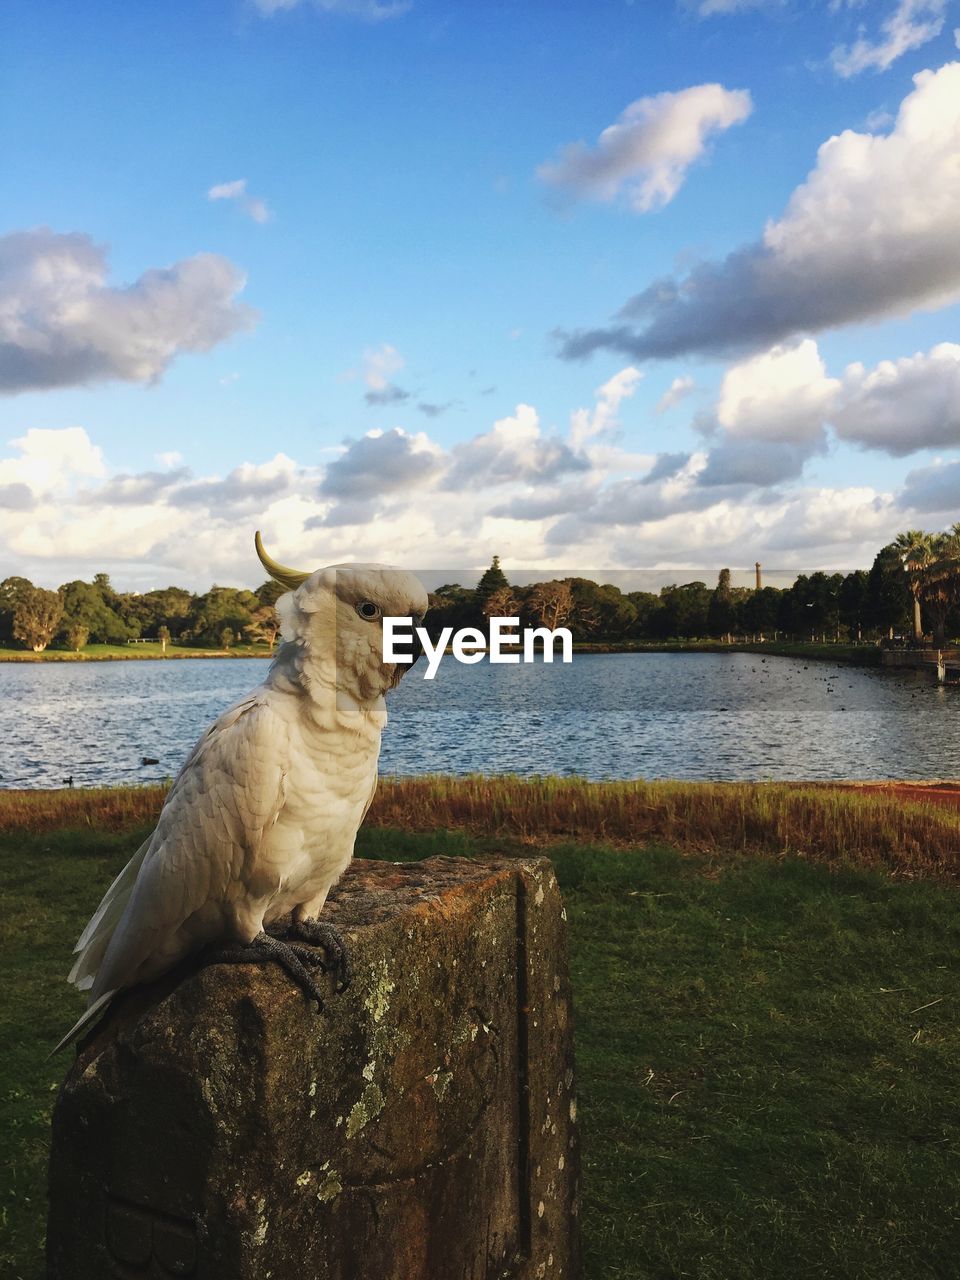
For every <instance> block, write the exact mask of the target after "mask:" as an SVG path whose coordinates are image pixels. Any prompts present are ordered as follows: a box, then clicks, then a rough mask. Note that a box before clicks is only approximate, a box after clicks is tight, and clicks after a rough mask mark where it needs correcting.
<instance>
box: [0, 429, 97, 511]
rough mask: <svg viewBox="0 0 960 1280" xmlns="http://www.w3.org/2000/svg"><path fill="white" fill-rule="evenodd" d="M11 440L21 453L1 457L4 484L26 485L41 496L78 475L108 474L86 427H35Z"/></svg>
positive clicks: (0, 482) (0, 466)
mask: <svg viewBox="0 0 960 1280" xmlns="http://www.w3.org/2000/svg"><path fill="white" fill-rule="evenodd" d="M10 443H11V444H12V445H13V447H14V448H15V449H17V450H18V453H19V456H17V457H12V458H2V459H0V484H13V483H19V484H25V485H27V486H28V488H29V489H30V490H31V491H32V493H33V494H34V496H35V497H36V498H38V499H42V498H44V497H45V496H46V495H47V494H49V493H51V492H59V491H61V490H62V489H63V488H64V487H65V486H67V485H69V484H70V483H72V481H73V480H74V479H76V478H78V477H86V476H104V475H106V466H105V464H104V460H103V453H102V452H101V450H100V449H99V448H97V446H96V445H94V444H93V442H92V441H91V439H90V437H89V436H88V435H87V433H86V431H85V430H84V429H83V427H64V428H62V429H59V430H46V429H41V428H39V427H31V428H30V430H29V431H27V432H26V433H25V434H24V435H22V436H20V437H18V438H17V439H15V440H11V441H10Z"/></svg>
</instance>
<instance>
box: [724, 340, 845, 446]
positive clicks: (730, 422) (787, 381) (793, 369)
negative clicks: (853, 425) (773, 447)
mask: <svg viewBox="0 0 960 1280" xmlns="http://www.w3.org/2000/svg"><path fill="white" fill-rule="evenodd" d="M839 388H840V383H839V382H838V381H837V379H836V378H828V377H827V375H826V370H825V368H824V364H823V361H822V359H821V358H820V353H819V351H818V350H817V344H816V343H815V342H814V341H813V339H812V338H807V339H805V340H804V341H803V342H800V343H798V344H797V345H796V346H794V347H773V348H772V350H770V351H766V352H764V353H763V354H762V355H757V356H752V357H751V358H750V359H748V360H744V361H742V362H741V363H740V364H735V365H733V366H732V367H731V368H729V369H728V370H727V372H726V373H725V374H724V377H723V381H722V383H721V385H720V394H719V397H718V399H717V409H716V416H717V421H718V423H719V424H720V426H721V427H723V429H724V431H725V432H726V433H727V435H728V436H730V437H733V438H736V439H741V440H768V441H773V440H777V441H784V442H791V443H794V444H799V443H803V442H810V441H813V440H819V439H820V438H821V437H822V435H823V424H824V420H825V418H826V417H827V415H828V413H829V410H830V406H831V405H832V404H833V402H834V400H835V399H836V396H837V392H838V390H839Z"/></svg>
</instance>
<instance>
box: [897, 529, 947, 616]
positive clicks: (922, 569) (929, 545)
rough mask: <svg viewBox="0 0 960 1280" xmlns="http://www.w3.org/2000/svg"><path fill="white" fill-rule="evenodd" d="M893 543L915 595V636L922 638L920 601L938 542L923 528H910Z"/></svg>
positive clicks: (935, 556)
mask: <svg viewBox="0 0 960 1280" xmlns="http://www.w3.org/2000/svg"><path fill="white" fill-rule="evenodd" d="M893 545H894V546H895V547H896V549H897V551H898V552H899V553H900V559H901V560H902V561H903V567H904V568H905V569H906V571H907V580H908V582H909V584H910V594H911V595H912V596H913V638H914V640H922V639H923V618H922V616H921V612H920V601H921V600H922V599H923V594H924V587H925V585H926V574H927V571H928V570H929V569H930V567H931V566H932V565H933V563H934V561H935V560H936V558H937V549H936V542H935V540H934V538H933V537H932V536H931V535H930V534H929V533H924V532H923V530H922V529H908V530H907V531H906V533H900V534H898V535H897V537H896V538H895V539H894V542H893Z"/></svg>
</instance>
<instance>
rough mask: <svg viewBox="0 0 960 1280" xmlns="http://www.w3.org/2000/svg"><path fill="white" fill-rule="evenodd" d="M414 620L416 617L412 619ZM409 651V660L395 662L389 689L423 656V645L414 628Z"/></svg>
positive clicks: (393, 687) (395, 685) (394, 686)
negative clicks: (411, 655)
mask: <svg viewBox="0 0 960 1280" xmlns="http://www.w3.org/2000/svg"><path fill="white" fill-rule="evenodd" d="M414 621H416V619H414ZM410 652H411V653H412V654H413V657H412V658H411V659H410V661H409V662H398V663H397V664H396V667H395V669H394V672H393V676H392V678H391V680H390V688H391V689H395V688H396V687H397V685H398V684H399V683H400V681H401V680H402V679H403V677H404V676H405V675H406V674H407V672H408V671H409V670H410V668H411V667H413V666H414V665H415V664H416V663H417V662H419V661H420V659H421V658H422V657H423V645H422V644H421V642H420V635H419V633H418V632H417V630H416V628H414V632H413V639H412V640H411V642H410Z"/></svg>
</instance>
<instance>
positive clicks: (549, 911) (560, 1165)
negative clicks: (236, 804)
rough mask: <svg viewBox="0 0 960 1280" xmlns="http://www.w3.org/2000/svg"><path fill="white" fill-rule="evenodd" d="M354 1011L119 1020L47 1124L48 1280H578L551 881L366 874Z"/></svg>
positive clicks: (194, 977)
mask: <svg viewBox="0 0 960 1280" xmlns="http://www.w3.org/2000/svg"><path fill="white" fill-rule="evenodd" d="M324 916H325V918H328V919H330V920H331V921H333V922H335V923H336V924H338V925H339V926H340V928H341V929H342V930H343V932H344V934H345V935H346V937H347V939H348V941H349V942H350V943H351V945H352V956H353V960H354V966H355V977H354V981H353V985H352V986H351V987H350V989H349V990H348V991H347V992H346V994H344V995H341V996H336V995H333V994H331V995H330V998H329V1000H328V1002H327V1006H326V1009H325V1011H324V1012H323V1013H321V1014H318V1013H317V1012H316V1010H315V1006H313V1005H311V1004H309V1003H308V1002H307V1000H306V999H305V997H304V996H303V995H302V993H301V992H300V990H299V989H298V988H296V987H295V986H294V985H293V984H292V983H291V981H290V979H289V978H288V977H287V976H286V974H284V973H283V972H281V971H280V970H279V969H278V968H277V967H276V966H273V965H266V966H254V965H249V966H248V965H212V966H209V967H206V968H199V969H196V968H194V969H189V970H187V971H186V972H183V971H181V972H179V973H176V974H171V975H168V976H167V977H166V978H165V979H164V980H162V981H160V982H158V983H154V984H152V985H151V986H149V987H143V988H140V989H139V990H137V991H134V992H131V993H129V994H128V995H127V996H126V997H124V998H123V999H122V1000H121V1001H120V1002H119V1003H118V1005H117V1007H116V1008H115V1009H114V1011H113V1012H112V1013H111V1015H110V1016H109V1017H108V1019H107V1020H106V1022H105V1023H104V1024H102V1025H101V1026H100V1027H99V1028H97V1029H96V1030H95V1031H94V1032H93V1033H92V1035H91V1036H90V1037H89V1038H88V1039H87V1041H86V1042H85V1043H84V1044H83V1045H82V1047H81V1049H80V1051H79V1053H78V1054H77V1058H76V1061H75V1063H74V1064H73V1066H72V1067H71V1068H70V1071H69V1073H68V1075H67V1078H66V1080H65V1081H64V1084H63V1087H62V1089H61V1092H60V1096H59V1098H58V1100H57V1104H56V1108H55V1111H54V1119H53V1145H52V1151H51V1157H50V1216H49V1227H48V1240H47V1259H48V1268H49V1271H48V1277H49V1280H108V1278H110V1277H120V1278H122V1280H140V1278H141V1277H143V1278H149V1280H160V1278H163V1277H171V1276H175V1277H196V1280H254V1277H256V1280H494V1278H495V1277H502V1278H504V1280H506V1278H507V1277H510V1278H513V1280H535V1278H536V1280H540V1278H546V1277H557V1278H558V1280H559V1278H560V1277H563V1278H564V1280H576V1278H577V1277H578V1276H579V1274H580V1261H579V1223H578V1216H577V1215H578V1185H577V1184H578V1175H579V1159H578V1147H577V1136H576V1123H575V1122H576V1095H575V1092H574V1084H573V1050H572V1033H573V1027H572V1018H571V1005H570V988H569V979H568V973H567V962H566V942H565V925H564V920H565V915H564V912H563V907H562V904H561V901H560V894H559V891H558V888H557V882H556V879H555V877H554V875H553V871H552V869H551V867H550V864H549V862H547V861H546V860H545V859H542V858H540V859H529V860H523V861H518V860H514V859H507V858H493V859H489V860H485V861H482V862H472V861H469V860H466V859H461V858H456V859H454V858H430V859H428V860H427V861H425V862H418V863H409V864H402V865H396V864H392V863H385V862H373V861H369V862H368V861H359V860H358V861H355V862H354V863H353V865H352V866H351V868H350V870H349V871H348V872H347V874H346V875H345V876H344V878H343V880H342V882H341V884H340V886H338V888H337V890H336V891H335V893H334V894H332V895H331V898H330V901H329V904H328V908H327V910H326V911H325V912H324Z"/></svg>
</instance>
